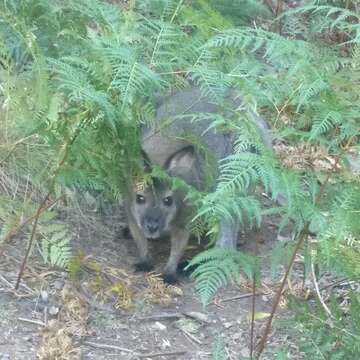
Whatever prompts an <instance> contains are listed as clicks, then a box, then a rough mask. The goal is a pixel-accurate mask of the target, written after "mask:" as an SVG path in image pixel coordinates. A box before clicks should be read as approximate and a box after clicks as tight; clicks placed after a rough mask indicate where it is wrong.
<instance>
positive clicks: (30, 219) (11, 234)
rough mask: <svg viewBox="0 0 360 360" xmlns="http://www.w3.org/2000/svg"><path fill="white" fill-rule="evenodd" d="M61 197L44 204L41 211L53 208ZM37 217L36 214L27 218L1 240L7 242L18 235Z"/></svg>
mask: <svg viewBox="0 0 360 360" xmlns="http://www.w3.org/2000/svg"><path fill="white" fill-rule="evenodd" d="M60 199H61V196H60V197H58V198H57V199H55V200H54V201H51V202H50V203H49V204H47V205H46V206H44V207H43V208H42V209H41V213H42V212H44V211H45V210H47V209H49V208H51V207H52V206H53V205H54V204H55V203H57V202H58V201H59V200H60ZM35 217H36V214H34V215H32V216H30V217H28V218H27V219H25V220H24V221H23V222H22V223H21V224H19V225H18V226H16V227H15V228H13V229H11V230H10V231H9V232H8V233H7V234H6V235H5V236H4V237H3V239H2V240H1V242H3V243H5V242H7V241H9V240H11V239H12V238H13V237H14V236H16V234H18V233H19V231H20V230H21V229H22V228H23V227H24V226H25V225H27V224H29V223H30V222H31V221H33V220H34V219H35Z"/></svg>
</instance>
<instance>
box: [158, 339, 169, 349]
mask: <svg viewBox="0 0 360 360" xmlns="http://www.w3.org/2000/svg"><path fill="white" fill-rule="evenodd" d="M160 347H161V349H162V350H165V349H168V348H170V347H171V342H170V341H169V340H168V339H162V342H161V345H160Z"/></svg>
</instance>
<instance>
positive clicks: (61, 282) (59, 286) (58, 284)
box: [54, 279, 64, 290]
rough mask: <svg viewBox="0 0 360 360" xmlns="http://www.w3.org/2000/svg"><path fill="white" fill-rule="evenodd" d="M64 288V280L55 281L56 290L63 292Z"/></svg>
mask: <svg viewBox="0 0 360 360" xmlns="http://www.w3.org/2000/svg"><path fill="white" fill-rule="evenodd" d="M63 287H64V280H60V279H58V280H55V281H54V288H55V289H56V290H61V289H62V288H63Z"/></svg>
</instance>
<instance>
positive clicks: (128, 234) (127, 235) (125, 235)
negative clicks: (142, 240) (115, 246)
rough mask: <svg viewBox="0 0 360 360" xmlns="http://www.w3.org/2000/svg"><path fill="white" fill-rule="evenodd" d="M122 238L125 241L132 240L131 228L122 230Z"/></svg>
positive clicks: (126, 227)
mask: <svg viewBox="0 0 360 360" xmlns="http://www.w3.org/2000/svg"><path fill="white" fill-rule="evenodd" d="M122 237H123V238H124V239H132V236H131V232H130V228H129V227H128V226H125V227H124V228H123V229H122Z"/></svg>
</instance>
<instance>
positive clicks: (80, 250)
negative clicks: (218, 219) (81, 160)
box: [0, 208, 301, 360]
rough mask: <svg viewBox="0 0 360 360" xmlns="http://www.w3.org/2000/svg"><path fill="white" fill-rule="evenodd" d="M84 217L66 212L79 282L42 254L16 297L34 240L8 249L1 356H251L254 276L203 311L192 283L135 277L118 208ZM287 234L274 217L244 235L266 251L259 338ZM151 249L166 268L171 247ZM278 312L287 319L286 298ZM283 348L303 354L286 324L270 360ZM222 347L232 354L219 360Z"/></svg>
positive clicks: (12, 359) (3, 254)
mask: <svg viewBox="0 0 360 360" xmlns="http://www.w3.org/2000/svg"><path fill="white" fill-rule="evenodd" d="M79 209H80V208H79ZM79 211H80V210H79ZM80 215H81V216H83V217H84V219H86V221H83V222H79V221H78V220H77V217H76V216H74V213H73V212H71V211H70V212H69V213H68V214H67V215H66V216H67V221H68V222H70V223H73V225H74V226H73V227H74V237H75V241H74V254H79V255H78V256H77V260H76V261H74V264H73V267H75V268H77V271H76V276H75V279H71V277H70V275H69V274H68V273H66V272H64V271H60V270H58V269H53V268H49V267H46V266H44V265H43V262H42V261H41V259H40V258H38V257H37V256H36V255H35V253H36V251H34V255H33V256H31V258H30V260H29V262H28V264H27V267H26V271H25V273H24V277H23V279H22V281H21V285H20V288H19V290H17V291H15V290H14V284H15V282H16V277H17V274H18V272H19V268H20V263H21V261H22V258H23V255H24V252H25V249H24V244H25V240H26V239H17V240H15V241H12V242H11V243H8V244H5V245H3V246H2V248H0V360H32V359H37V358H38V359H42V360H44V359H48V360H53V359H64V360H66V359H89V360H90V359H96V360H103V359H104V360H105V359H124V360H125V359H134V360H135V359H180V360H181V359H184V360H185V359H187V360H190V359H194V360H196V359H199V360H200V359H239V358H242V357H248V356H249V355H250V347H249V344H250V318H251V306H252V298H251V286H250V284H248V283H247V282H246V281H245V279H240V281H239V283H238V284H234V285H232V286H228V287H226V288H225V289H223V290H221V291H220V292H219V293H218V294H217V296H216V298H215V299H214V301H213V302H212V303H211V304H209V305H208V306H207V307H205V308H204V307H203V306H202V304H201V303H200V301H199V298H198V296H197V294H196V293H195V291H194V287H193V282H192V281H191V280H190V279H189V278H186V277H181V278H180V282H179V284H177V285H176V286H170V287H166V286H165V285H164V284H163V283H162V281H161V280H159V278H158V277H157V276H156V275H155V274H142V273H134V271H133V264H134V263H135V262H136V248H135V246H134V243H133V241H132V240H131V239H126V238H125V237H123V236H118V235H116V234H119V233H120V229H121V227H123V226H124V221H123V218H122V216H121V213H120V212H119V211H114V212H112V213H111V214H108V215H106V216H105V215H103V214H101V215H100V214H99V213H98V212H96V211H93V213H92V214H91V216H92V218H91V219H92V220H91V221H89V219H90V218H89V213H88V214H85V213H84V212H83V211H82V213H81V214H80ZM80 215H79V212H78V213H77V216H80ZM84 224H85V225H84ZM288 237H290V234H288ZM285 238H286V236H284V237H283V236H281V237H280V236H278V229H277V225H276V219H273V218H265V219H264V221H263V224H262V226H261V228H260V229H258V230H256V231H251V232H248V233H245V234H244V235H243V239H242V240H243V242H244V244H242V245H239V249H240V250H241V251H244V252H246V253H254V252H255V248H257V250H256V251H257V254H258V256H259V258H260V260H261V263H262V278H261V286H259V287H258V289H257V296H256V304H255V305H256V310H255V311H256V320H255V333H254V338H255V340H258V339H259V337H260V335H261V334H262V333H263V330H264V327H265V321H266V319H267V317H268V315H269V312H270V308H271V304H272V300H273V297H274V292H275V291H276V288H277V287H278V285H279V282H278V281H274V280H272V279H271V276H270V265H269V264H270V260H269V250H270V249H271V248H272V247H273V245H274V244H275V243H276V242H278V241H281V240H284V239H285ZM255 244H257V246H255ZM150 245H151V249H152V253H153V255H154V258H155V259H156V263H157V264H160V265H161V264H163V263H164V262H165V260H166V255H167V253H168V245H167V243H166V242H151V243H150ZM191 251H193V250H191ZM297 267H298V268H299V269H298V270H299V274H300V273H301V272H300V269H301V266H300V265H299V264H295V271H294V273H296V269H297ZM159 269H160V268H158V270H159ZM295 278H296V277H295ZM292 279H293V281H294V277H293V278H292ZM299 279H300V275H299ZM295 282H297V281H295ZM295 286H296V285H295ZM279 313H280V316H281V317H283V318H284V317H287V316H288V311H287V310H286V299H285V298H284V299H283V301H282V302H281V307H280V309H279ZM284 344H286V345H287V346H288V347H290V353H289V355H290V357H289V358H291V359H300V358H301V357H300V355H299V353H298V350H297V349H296V346H295V345H293V341H292V340H291V338H289V335H288V334H287V333H286V331H284V329H279V328H277V327H275V328H274V329H273V330H272V332H271V334H270V346H269V347H268V349H267V351H266V353H265V356H264V357H263V358H264V359H273V357H272V356H271V348H274V347H277V346H281V345H284ZM222 348H223V349H224V351H225V354H226V355H225V357H221V356H220V353H221V351H220V349H222ZM217 353H218V355H217ZM266 354H268V355H266Z"/></svg>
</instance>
